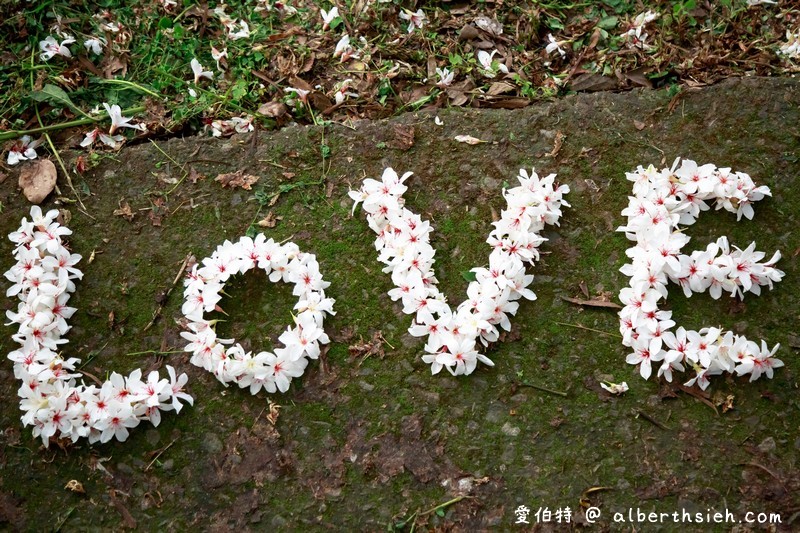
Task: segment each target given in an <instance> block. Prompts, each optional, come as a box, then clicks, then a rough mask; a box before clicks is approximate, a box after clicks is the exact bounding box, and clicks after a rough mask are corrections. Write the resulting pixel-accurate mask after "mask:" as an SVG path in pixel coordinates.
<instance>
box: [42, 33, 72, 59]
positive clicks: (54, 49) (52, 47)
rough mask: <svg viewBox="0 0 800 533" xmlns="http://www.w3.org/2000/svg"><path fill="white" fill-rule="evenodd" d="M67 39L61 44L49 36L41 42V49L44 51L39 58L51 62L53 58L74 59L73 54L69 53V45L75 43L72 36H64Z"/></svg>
mask: <svg viewBox="0 0 800 533" xmlns="http://www.w3.org/2000/svg"><path fill="white" fill-rule="evenodd" d="M63 37H65V38H64V40H63V41H61V43H59V42H58V41H56V39H55V37H53V36H52V35H48V36H47V38H46V39H45V40H44V41H39V49H40V50H41V51H42V53H41V54H40V56H39V57H41V58H42V61H49V60H51V59H52V58H53V56H57V55H58V56H64V57H72V52H70V51H69V48H67V45H68V44H72V43H74V42H75V39H73V38H72V37H70V36H63Z"/></svg>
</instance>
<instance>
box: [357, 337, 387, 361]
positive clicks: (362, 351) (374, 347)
mask: <svg viewBox="0 0 800 533" xmlns="http://www.w3.org/2000/svg"><path fill="white" fill-rule="evenodd" d="M384 340H385V339H384V338H383V333H381V332H380V331H376V332H375V333H374V334H373V335H372V340H371V341H369V342H363V340H361V342H359V343H357V344H353V345H352V346H350V347H348V351H349V352H350V357H361V358H362V359H361V360H362V361H363V360H364V359H366V358H367V357H369V356H371V355H377V356H378V357H380V358H381V359H383V356H384V355H385V354H384V351H383V342H384Z"/></svg>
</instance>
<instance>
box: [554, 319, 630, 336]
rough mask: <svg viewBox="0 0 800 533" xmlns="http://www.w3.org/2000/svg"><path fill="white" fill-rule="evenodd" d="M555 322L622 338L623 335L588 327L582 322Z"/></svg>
mask: <svg viewBox="0 0 800 533" xmlns="http://www.w3.org/2000/svg"><path fill="white" fill-rule="evenodd" d="M553 324H558V325H559V326H567V327H570V328H577V329H585V330H586V331H594V332H595V333H600V334H602V335H608V336H609V337H619V338H622V335H617V334H616V333H609V332H607V331H603V330H600V329H594V328H587V327H586V326H581V325H580V324H568V323H566V322H553Z"/></svg>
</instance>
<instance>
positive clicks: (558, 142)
mask: <svg viewBox="0 0 800 533" xmlns="http://www.w3.org/2000/svg"><path fill="white" fill-rule="evenodd" d="M564 138H565V135H564V134H563V133H561V132H560V131H557V132H556V139H555V141H553V150H552V151H551V152H550V153H549V154H545V157H555V156H557V155H558V152H560V151H561V146H562V145H563V144H564Z"/></svg>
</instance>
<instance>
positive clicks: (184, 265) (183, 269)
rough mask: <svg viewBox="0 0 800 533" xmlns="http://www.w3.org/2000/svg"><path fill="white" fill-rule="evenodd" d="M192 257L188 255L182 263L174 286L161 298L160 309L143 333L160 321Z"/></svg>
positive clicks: (173, 283)
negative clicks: (165, 306)
mask: <svg viewBox="0 0 800 533" xmlns="http://www.w3.org/2000/svg"><path fill="white" fill-rule="evenodd" d="M190 257H191V256H190V255H187V256H186V258H185V259H184V260H183V263H181V268H180V270H178V275H177V276H175V279H174V280H173V281H172V285H171V286H170V288H169V289H167V292H166V294H164V297H163V298H161V301H160V302H159V303H158V308H157V309H156V310H155V312H154V313H153V318H152V320H150V322H149V323H148V324H147V325H146V326H145V327H144V329H143V330H142V333H144V332H145V331H147V330H148V329H150V328H151V327H153V324H155V322H156V320H158V317H160V316H161V312H162V311H163V310H164V305H166V303H167V299H168V298H169V295H170V294H172V291H173V290H174V289H175V285H177V284H178V281H180V279H181V277H183V273H184V272H185V271H186V265H187V264H188V263H189V258H190Z"/></svg>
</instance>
